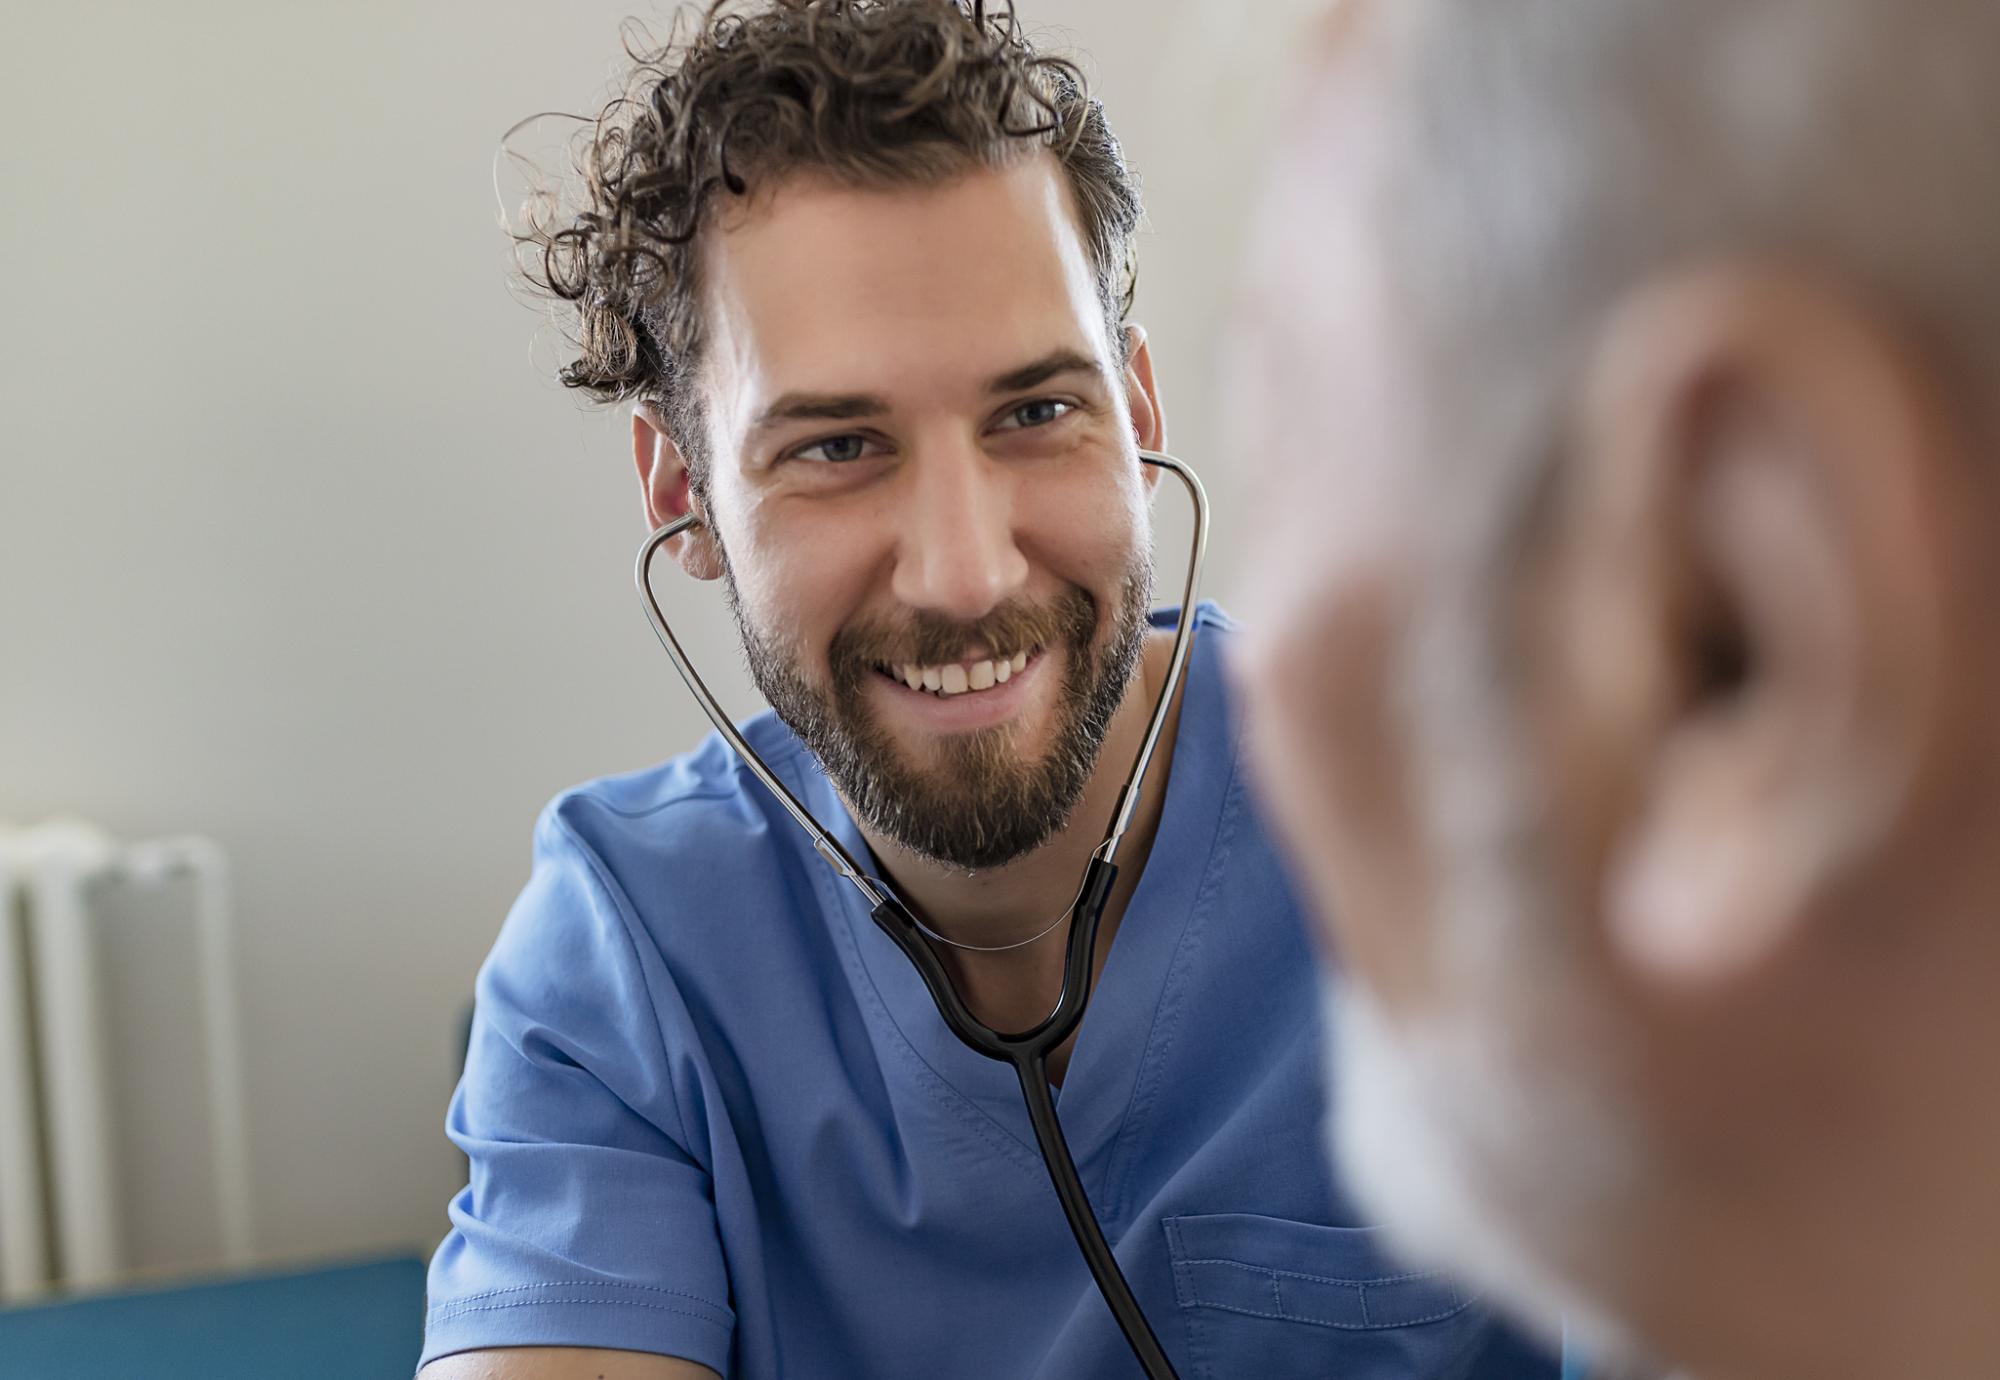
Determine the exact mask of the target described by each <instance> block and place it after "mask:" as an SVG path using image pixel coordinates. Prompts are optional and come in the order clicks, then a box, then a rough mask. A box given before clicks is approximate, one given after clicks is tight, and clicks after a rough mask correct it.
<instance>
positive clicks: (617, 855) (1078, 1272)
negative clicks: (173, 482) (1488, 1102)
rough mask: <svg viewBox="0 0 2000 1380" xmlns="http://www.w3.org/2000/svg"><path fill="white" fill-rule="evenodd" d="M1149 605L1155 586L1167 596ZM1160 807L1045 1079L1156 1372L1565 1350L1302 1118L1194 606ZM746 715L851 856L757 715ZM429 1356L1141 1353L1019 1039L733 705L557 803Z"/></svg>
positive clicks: (832, 806) (940, 1367)
mask: <svg viewBox="0 0 2000 1380" xmlns="http://www.w3.org/2000/svg"><path fill="white" fill-rule="evenodd" d="M1171 619H1172V615H1171V614H1156V615H1155V617H1154V622H1155V624H1156V625H1158V626H1171ZM1199 626H1200V631H1199V632H1198V634H1197V635H1196V639H1195V645H1194V651H1193V654H1192V661H1191V663H1190V668H1189V673H1188V679H1187V684H1186V690H1185V698H1184V701H1183V709H1182V714H1181V720H1180V725H1179V730H1178V737H1177V739H1176V742H1175V749H1174V756H1173V761H1172V776H1171V779H1170V783H1169V788H1168V791H1167V798H1166V805H1165V809H1164V813H1163V816H1162V819H1161V821H1160V827H1159V831H1158V834H1157V835H1156V837H1155V839H1154V843H1153V847H1152V852H1151V856H1150V857H1149V858H1147V859H1146V860H1145V874H1144V876H1143V878H1142V879H1141V881H1140V883H1139V886H1138V889H1137V892H1136V894H1135V895H1134V897H1133V899H1132V902H1131V905H1130V907H1129V908H1128V910H1127V912H1126V914H1125V916H1124V919H1123V922H1122V924H1121V925H1120V926H1119V929H1118V932H1117V935H1116V937H1115V939H1114V941H1113V943H1112V948H1111V953H1110V956H1109V958H1108V960H1107V962H1106V964H1105V968H1104V973H1103V977H1102V979H1101V981H1100V983H1099V985H1098V989H1097V991H1096V992H1095V994H1094V995H1093V996H1092V998H1091V1002H1090V1007H1089V1010H1088V1012H1087V1013H1086V1015H1085V1017H1084V1021H1083V1025H1082V1028H1081V1030H1080V1032H1079V1034H1078V1037H1077V1041H1076V1046H1075V1050H1074V1054H1073V1056H1072V1058H1071V1061H1070V1065H1069V1069H1068V1073H1067V1076H1066V1078H1065V1080H1064V1083H1063V1086H1062V1089H1061V1092H1060V1095H1059V1097H1058V1099H1057V1105H1058V1110H1059V1113H1060V1115H1061V1117H1062V1121H1063V1125H1064V1128H1065V1131H1066V1133H1067V1136H1068V1139H1069V1143H1070V1147H1071V1149H1072V1151H1073V1152H1074V1154H1075V1157H1076V1161H1077V1165H1078V1168H1079V1170H1080V1171H1081V1174H1082V1177H1083V1182H1084V1187H1085V1189H1086V1191H1087V1192H1088V1193H1089V1195H1090V1200H1091V1202H1092V1204H1093V1205H1094V1206H1095V1207H1096V1210H1097V1214H1098V1217H1099V1219H1100V1221H1101V1222H1102V1223H1103V1225H1104V1230H1105V1234H1106V1236H1107V1237H1108V1238H1109V1239H1110V1241H1111V1242H1112V1243H1113V1244H1114V1246H1115V1247H1116V1251H1117V1255H1118V1259H1119V1262H1120V1265H1121V1266H1122V1267H1123V1269H1124V1271H1125V1274H1126V1277H1127V1279H1129V1280H1130V1281H1131V1284H1132V1288H1133V1290H1134V1292H1135V1293H1136V1294H1137V1296H1138V1299H1139V1301H1140V1303H1141V1305H1142V1306H1143V1307H1144V1308H1145V1310H1146V1313H1147V1316H1148V1318H1149V1319H1150V1320H1151V1321H1152V1324H1153V1328H1154V1330H1155V1331H1156V1332H1157V1333H1158V1334H1159V1337H1160V1340H1161V1342H1162V1343H1163V1344H1164V1345H1165V1347H1166V1349H1167V1351H1168V1353H1169V1354H1170V1356H1171V1357H1172V1359H1173V1361H1174V1364H1175V1367H1176V1368H1177V1369H1178V1371H1179V1372H1180V1374H1181V1375H1182V1376H1183V1377H1186V1380H1201V1378H1202V1377H1235V1376H1244V1377H1255V1378H1256V1380H1277V1378H1278V1377H1289V1376H1337V1377H1341V1380H1418V1378H1419V1377H1422V1378H1424V1380H1446V1378H1447V1377H1449V1378H1450V1380H1502V1377H1505V1380H1527V1377H1534V1378H1535V1380H1555V1377H1556V1376H1557V1374H1558V1366H1557V1363H1556V1362H1555V1361H1554V1360H1553V1359H1550V1358H1548V1357H1546V1356H1542V1355H1538V1354H1536V1353H1534V1352H1533V1351H1532V1350H1530V1349H1528V1348H1526V1347H1524V1346H1523V1345H1521V1344H1520V1343H1518V1342H1517V1341H1516V1340H1515V1339H1513V1338H1512V1337H1511V1336H1510V1335H1508V1334H1506V1333H1505V1332H1504V1331H1502V1330H1501V1329H1500V1328H1499V1327H1498V1326H1497V1325H1496V1324H1494V1323H1493V1322H1492V1321H1491V1320H1490V1319H1488V1318H1487V1317H1486V1315H1485V1314H1484V1313H1483V1312H1481V1311H1480V1309H1479V1308H1478V1307H1477V1306H1476V1305H1472V1304H1470V1303H1469V1302H1468V1300H1467V1298H1466V1296H1465V1295H1464V1294H1462V1293H1461V1292H1460V1291H1459V1290H1458V1289H1457V1288H1456V1287H1455V1286H1454V1285H1453V1284H1452V1283H1451V1282H1450V1281H1448V1280H1445V1279H1443V1278H1440V1277H1438V1276H1435V1275H1430V1274H1421V1273H1412V1272H1411V1271H1409V1270H1407V1269H1404V1268H1401V1267H1400V1266H1398V1265H1397V1264H1396V1263H1394V1262H1393V1261H1391V1260H1388V1259H1385V1258H1384V1257H1383V1256H1382V1255H1381V1254H1380V1241H1379V1239H1378V1236H1377V1233H1376V1232H1375V1231H1374V1230H1372V1229H1370V1228H1369V1227H1368V1226H1367V1225H1366V1224H1365V1223H1364V1222H1363V1221H1362V1220H1361V1219H1360V1218H1359V1217H1358V1216H1357V1215H1356V1213H1355V1210H1354V1209H1353V1208H1352V1207H1351V1206H1350V1205H1349V1204H1348V1203H1347V1202H1346V1200H1345V1199H1344V1198H1343V1197H1342V1196H1341V1195H1340V1193H1339V1192H1338V1191H1337V1190H1336V1188H1335V1187H1334V1185H1333V1184H1332V1182H1331V1180H1330V1177H1329V1174H1328V1169H1327V1163H1326V1157H1325V1154H1324V1151H1323V1148H1322V1146H1323V1141H1322V1139H1321V1122H1322V1111H1321V1109H1322V1106H1323V1105H1324V1103H1323V1094H1322V1088H1321V1081H1320V1080H1321V1070H1320V1060H1319V1049H1320V1044H1319V1039H1318V1034H1317V1026H1316V1021H1317V1002H1316V998H1315V990H1316V989H1315V983H1316V978H1315V968H1314V965H1313V962H1312V958H1311V955H1310V954H1309V952H1308V950H1307V948H1306V945H1305V941H1304V938H1303V933H1302V927H1301V920H1300V916H1299V912H1298V908H1297V905H1296V902H1295V900H1294V898H1293V894H1292V892H1291V890H1290V888H1289V886H1288V884H1287V881H1286V879H1285V876H1284V874H1283V873H1282V872H1281V870H1280V867H1279V864H1278V861H1277V859H1276V858H1275V856H1274V855H1273V853H1272V849H1271V845H1270V843H1269V842H1268V840H1267V839H1266V836H1265V831H1264V829H1263V827H1262V826H1261V825H1260V823H1259V822H1258V820H1257V818H1256V816H1255V814H1254V813H1253V811H1252V808H1251V804H1250V802H1249V800H1248V799H1247V798H1246V794H1245V783H1244V780H1243V775H1242V771H1241V769H1240V763H1239V760H1238V743H1237V737H1238V735H1237V726H1236V722H1235V719H1234V716H1233V714H1232V712H1231V709H1230V705H1229V702H1228V699H1227V696H1226V693H1225V686H1224V682H1223V675H1222V667H1221V664H1220V662H1221V654H1222V649H1221V645H1220V644H1221V643H1222V641H1223V639H1224V638H1225V637H1227V636H1228V635H1229V634H1228V623H1227V620H1226V619H1225V618H1224V616H1223V615H1221V614H1220V613H1218V612H1217V611H1216V610H1215V609H1213V608H1212V607H1209V606H1203V608H1202V610H1201V614H1200V625H1199ZM747 731H748V734H749V737H750V740H751V742H752V743H753V745H754V746H756V747H757V748H758V749H759V750H760V751H761V752H762V753H763V754H764V756H765V758H766V760H767V761H769V762H770V764H771V766H772V768H773V769H774V770H775V771H776V772H777V774H778V775H779V777H780V778H781V779H783V780H784V781H785V782H786V783H787V784H788V785H789V786H790V787H791V788H792V790H793V791H794V792H795V793H797V795H798V796H799V797H800V799H801V800H803V801H804V802H805V804H806V805H807V807H808V808H809V809H811V810H812V811H813V812H814V813H815V814H816V815H817V816H818V817H819V818H820V819H821V820H822V821H825V822H826V823H827V824H828V826H829V828H830V829H831V830H832V831H833V832H834V833H835V834H836V835H837V836H838V837H839V838H840V839H841V841H842V842H843V843H844V844H846V845H847V847H848V848H849V849H850V850H852V851H853V852H854V854H855V855H856V856H857V857H866V856H867V851H866V847H865V845H864V844H863V842H862V840H861V837H860V834H859V832H858V831H857V830H856V828H855V826H854V823H853V821H852V819H851V818H850V817H849V816H848V814H847V812H846V810H845V809H844V808H843V807H842V805H841V803H840V801H839V799H838V798H837V796H836V795H835V793H834V791H833V789H832V787H831V786H830V785H829V783H828V782H827V780H826V778H825V777H824V776H823V775H822V774H821V773H820V771H819V769H818V766H817V764H816V763H815V762H814V761H813V759H812V758H811V756H810V755H809V754H808V753H807V752H806V751H805V749H804V748H803V747H802V746H801V745H800V743H799V742H798V740H797V739H796V738H794V737H793V736H792V734H791V733H790V731H789V730H788V729H786V728H785V727H784V725H783V724H781V723H779V722H778V721H777V720H776V719H775V718H773V717H771V716H769V715H766V716H763V717H761V718H759V719H756V720H753V721H752V722H751V724H750V725H749V726H748V730H747ZM449 1126H450V1132H451V1136H452V1139H453V1140H454V1141H455V1142H457V1144H458V1145H459V1146H460V1148H462V1149H463V1150H464V1151H465V1153H466V1154H467V1155H468V1156H469V1157H470V1159H471V1182H470V1184H469V1186H468V1187H467V1188H466V1189H465V1190H464V1191H463V1192H461V1193H460V1194H459V1195H458V1197H457V1198H456V1200H454V1201H453V1203H452V1205H451V1221H452V1231H451V1234H450V1235H449V1236H447V1237H446V1238H445V1241H444V1244H443V1245H442V1246H441V1247H440V1248H439V1249H438V1252H437V1255H436V1257H435V1259H434V1260H433V1261H432V1263H431V1271H430V1289H429V1311H428V1317H427V1330H426V1335H425V1342H424V1360H425V1361H429V1360H431V1359H433V1358H435V1357H438V1356H443V1355H447V1354H449V1353H452V1352H456V1351H464V1350H469V1349H473V1348H480V1347H502V1346H589V1347H612V1348H623V1349H628V1350H635V1351H648V1352H659V1353H664V1354H669V1355H675V1356H684V1357H689V1358H691V1359H693V1360H696V1361H699V1362H701V1363H702V1364H704V1365H707V1366H709V1367H711V1368H713V1369H715V1370H717V1371H719V1372H721V1373H722V1374H723V1375H725V1376H729V1377H733V1378H735V1380H771V1378H773V1377H779V1376H782V1377H784V1378H785V1380H812V1378H813V1377H863V1376H866V1377H871V1380H892V1378H893V1377H902V1376H908V1377H912V1380H915V1378H916V1377H923V1380H935V1377H940V1376H951V1377H981V1376H991V1377H995V1378H996V1380H1003V1378H1004V1380H1024V1377H1037V1378H1038V1380H1077V1378H1078V1377H1099V1376H1104V1377H1124V1376H1137V1375H1139V1374H1141V1372H1140V1370H1139V1367H1138V1364H1137V1362H1136V1361H1135V1360H1134V1359H1133V1357H1132V1355H1131V1352H1130V1350H1129V1349H1128V1347H1127V1345H1126V1342H1125V1340H1124V1338H1123V1336H1122V1335H1121V1334H1120V1333H1119V1331H1118V1328H1117V1325H1116V1323H1115V1322H1114V1321H1113V1320H1112V1317H1111V1314H1110V1311H1109V1309H1107V1308H1106V1306H1105V1304H1104V1302H1103V1301H1102V1299H1101V1298H1100V1297H1099V1296H1098V1294H1097V1291H1096V1288H1095V1286H1094V1285H1093V1283H1092V1281H1091V1278H1090V1274H1089V1271H1088V1270H1087V1269H1086V1267H1085V1265H1084V1263H1083V1260H1082V1257H1081V1256H1080V1255H1079V1254H1078V1252H1077V1248H1076V1245H1075V1242H1074V1240H1073V1238H1072V1237H1071V1235H1070V1232H1069V1227H1068V1225H1067V1224H1066V1223H1065V1221H1064V1220H1063V1215H1062V1211H1061V1208H1060V1207H1059V1206H1058V1204H1057V1201H1056V1197H1055V1193H1054V1190H1053V1189H1052V1188H1051V1187H1050V1184H1049V1179H1048V1174H1047V1171H1046V1170H1045V1169H1044V1167H1043V1165H1042V1161H1041V1157H1040V1155H1039V1154H1038V1153H1037V1151H1036V1149H1035V1143H1034V1136H1033V1133H1032V1131H1031V1130H1030V1128H1029V1124H1028V1117H1027V1113H1026V1111H1025V1109H1024V1108H1023V1106H1022V1103H1021V1097H1020V1090H1019V1088H1018V1086H1017V1085H1016V1083H1015V1080H1014V1075H1013V1073H1012V1071H1011V1070H1010V1069H1009V1068H1008V1067H1007V1066H1005V1065H1003V1064H999V1063H995V1062H993V1061H990V1060H987V1059H985V1058H982V1057H981V1056H979V1055H977V1054H975V1053H974V1052H973V1051H971V1050H970V1049H967V1048H966V1047H965V1046H964V1045H962V1044H961V1043H959V1041H958V1040H957V1039H956V1038H955V1037H954V1036H953V1035H952V1034H951V1033H950V1032H949V1031H948V1030H947V1029H946V1028H945V1025H944V1023H943V1021H942V1020H941V1019H940V1018H939V1016H938V1014H937V1010H936V1008H935V1007H934V1006H933V1004H932V1002H931V999H930V996H929V994H928V993H927V992H926V991H925V989H924V987H923V985H922V983H921V981H920V980H919V979H918V977H917V974H916V972H915V970H914V969H913V968H912V967H911V966H910V964H909V962H908V960H907V959H905V958H904V957H903V955H902V954H901V953H900V952H899V951H898V950H897V949H896V947H895V946H894V944H893V943H891V941H890V940H889V939H888V938H887V937H886V936H885V935H883V934H882V933H881V932H880V930H878V929H877V928H876V926H875V924H874V922H873V921H872V920H871V919H870V918H869V915H868V912H867V909H866V907H865V905H864V904H863V902H862V900H861V898H860V896H859V895H858V894H857V893H856V892H855V891H854V889H853V888H852V887H851V886H850V885H849V884H848V883H847V882H846V881H844V880H842V879H841V878H840V877H839V876H838V875H837V874H836V873H835V872H834V871H833V870H832V869H831V868H830V867H828V866H827V864H826V863H825V862H824V861H822V860H821V859H820V858H819V857H818V856H817V855H816V854H815V853H814V851H813V849H812V847H811V845H810V843H809V842H808V841H807V839H806V837H805V835H804V834H803V832H802V831H801V830H800V829H799V828H798V826H797V825H796V824H795V823H794V822H793V821H792V820H791V818H790V817H789V816H788V815H786V814H785V813H784V811H783V810H782V809H781V808H780V807H779V806H778V805H777V804H776V802H775V801H773V800H772V799H771V798H770V796H769V794H768V793H767V792H766V791H765V789H764V787H763V786H762V784H761V783H759V782H758V781H757V780H756V779H755V778H754V777H753V776H751V775H750V773H749V772H748V771H747V770H746V769H745V768H744V767H743V766H742V765H741V764H740V763H739V762H738V761H737V760H736V758H735V756H734V754H733V753H732V752H731V751H730V750H729V749H728V747H727V746H726V745H724V744H723V743H722V742H721V741H720V740H719V739H715V738H711V739H710V740H709V741H708V742H707V743H705V744H704V745H703V746H702V747H701V748H700V749H698V750H697V751H695V752H693V753H691V754H689V755H688V756H685V757H682V758H679V759H676V760H675V761H672V762H669V763H667V764H666V765H664V766H661V767H657V768H654V769H651V770H648V771H643V772H638V773H635V774H632V775H629V776H623V777H617V778H612V779H608V780H604V781H599V782H595V783H592V784H590V785H586V786H584V787H581V788H579V789H577V790H575V791H571V792H569V793H567V794H565V795H563V796H561V797H559V798H558V799H557V800H556V801H555V802H554V803H553V804H552V805H550V807H549V808H548V810H547V811H546V812H545V813H544V814H543V816H542V819H541V821H540V824H539V827H538V829H537V831H536V836H535V866H534V873H533V876H532V878H531V879H530V881H529V883H528V886H527V889H526V890H525V891H524V892H523V893H522V895H521V898H520V900H519V902H518V903H517V904H516V905H515V907H514V909H513V911H512V913H511V914H510V915H509V916H508V918H507V922H506V925H505V926H504V927H503V929H502V931H501V934H500V938H499V941H498V943H497V944H496V946H495V948H494V950H493V953H492V955H491V956H490V957H489V958H488V960H487V962H486V964H485V966H484V968H483V969H482V970H481V972H480V975H479V985H478V1008H477V1016H476V1019H475V1024H474V1029H473V1035H472V1044H471V1049H470V1053H469V1057H468V1060H467V1064H466V1070H465V1076H464V1079H463V1081H462V1082H461V1083H460V1085H459V1088H458V1092H457V1095H456V1096H455V1098H454V1099H453V1101H452V1106H451V1113H450V1121H449Z"/></svg>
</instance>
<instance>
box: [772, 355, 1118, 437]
mask: <svg viewBox="0 0 2000 1380" xmlns="http://www.w3.org/2000/svg"><path fill="white" fill-rule="evenodd" d="M1102 371H1103V366H1102V365H1100V364H1099V363H1098V361H1097V360H1096V359H1094V358H1093V357H1091V356H1090V355H1086V354H1082V353H1079V352H1078V351H1076V350H1072V349H1068V348H1063V349H1057V350H1051V351H1050V352H1049V353H1048V354H1046V355H1043V356H1042V357H1041V358H1040V359H1038V360H1035V361H1034V362H1033V363H1031V364H1024V365H1022V366H1021V367H1020V368H1018V369H1012V370H1009V371H1008V372H1007V373H1004V374H1001V375H999V376H998V377H997V378H994V379H991V380H989V381H988V383H987V385H986V391H987V392H989V393H1019V392H1021V391H1023V390H1024V389H1029V388H1039V387H1040V386H1041V385H1042V384H1045V383H1047V382H1048V381H1049V380H1050V379H1054V378H1060V377H1062V376H1063V375H1064V374H1079V373H1080V374H1098V373H1101V372H1102ZM890 410H891V409H890V407H889V403H888V400H887V399H885V398H882V397H878V396H877V395H875V394H873V393H786V394H784V395H783V396H782V397H780V398H779V399H778V400H777V401H776V402H774V403H772V404H771V405H770V406H769V407H767V408H765V409H764V411H763V412H762V413H761V414H760V415H759V416H758V418H757V420H756V421H755V422H753V423H751V430H752V431H763V430H765V429H767V428H769V427H773V426H777V425H778V424H779V423H781V422H853V421H859V420H861V419H862V418H864V417H879V416H881V415H882V414H883V413H885V412H888V411H890Z"/></svg>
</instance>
